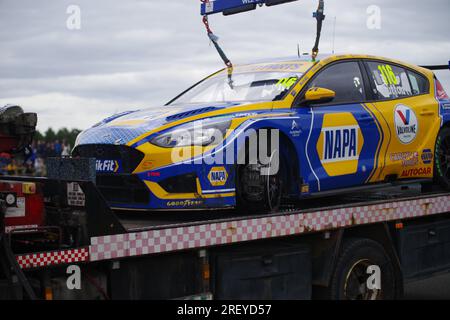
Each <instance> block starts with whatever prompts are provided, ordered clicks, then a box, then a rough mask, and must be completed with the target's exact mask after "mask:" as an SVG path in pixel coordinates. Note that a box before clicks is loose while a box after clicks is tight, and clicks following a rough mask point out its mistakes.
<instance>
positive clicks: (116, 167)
mask: <svg viewBox="0 0 450 320" xmlns="http://www.w3.org/2000/svg"><path fill="white" fill-rule="evenodd" d="M95 170H96V171H97V172H100V173H117V172H120V161H118V160H96V162H95Z"/></svg>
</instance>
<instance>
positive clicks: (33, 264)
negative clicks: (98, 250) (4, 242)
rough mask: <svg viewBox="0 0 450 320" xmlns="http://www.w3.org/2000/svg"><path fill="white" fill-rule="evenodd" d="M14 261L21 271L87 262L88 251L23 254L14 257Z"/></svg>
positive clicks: (74, 250) (73, 250) (83, 249)
mask: <svg viewBox="0 0 450 320" xmlns="http://www.w3.org/2000/svg"><path fill="white" fill-rule="evenodd" d="M16 260H17V262H18V263H19V266H20V267H21V268H22V269H32V268H42V267H49V266H55V265H61V264H70V263H79V262H87V261H89V250H88V248H87V247H85V248H78V249H70V250H62V251H51V252H41V253H32V254H24V255H18V256H16Z"/></svg>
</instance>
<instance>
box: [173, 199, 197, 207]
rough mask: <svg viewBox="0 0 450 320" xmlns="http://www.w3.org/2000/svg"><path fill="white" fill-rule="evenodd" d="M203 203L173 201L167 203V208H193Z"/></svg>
mask: <svg viewBox="0 0 450 320" xmlns="http://www.w3.org/2000/svg"><path fill="white" fill-rule="evenodd" d="M202 203H203V201H202V200H175V201H168V202H167V206H168V207H193V206H199V205H201V204H202Z"/></svg>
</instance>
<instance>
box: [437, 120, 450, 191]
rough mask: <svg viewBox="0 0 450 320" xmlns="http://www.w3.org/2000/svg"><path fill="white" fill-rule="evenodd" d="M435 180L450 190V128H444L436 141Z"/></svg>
mask: <svg viewBox="0 0 450 320" xmlns="http://www.w3.org/2000/svg"><path fill="white" fill-rule="evenodd" d="M434 180H435V181H436V182H437V183H438V184H440V185H441V186H442V187H443V188H445V189H446V190H450V127H444V128H442V130H441V131H440V132H439V135H438V138H437V140H436V149H435V156H434Z"/></svg>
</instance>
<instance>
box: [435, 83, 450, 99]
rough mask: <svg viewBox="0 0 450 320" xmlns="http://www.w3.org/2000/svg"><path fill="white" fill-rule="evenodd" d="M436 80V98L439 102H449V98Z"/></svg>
mask: <svg viewBox="0 0 450 320" xmlns="http://www.w3.org/2000/svg"><path fill="white" fill-rule="evenodd" d="M435 80H436V98H438V99H439V100H449V97H448V95H447V93H446V92H445V90H444V87H442V84H441V83H440V82H439V80H438V79H435Z"/></svg>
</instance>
